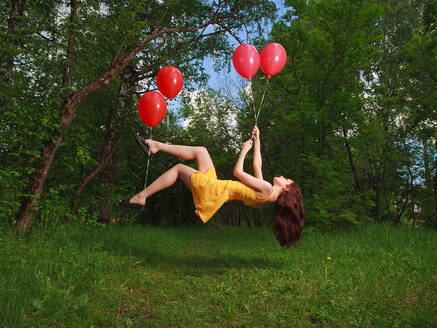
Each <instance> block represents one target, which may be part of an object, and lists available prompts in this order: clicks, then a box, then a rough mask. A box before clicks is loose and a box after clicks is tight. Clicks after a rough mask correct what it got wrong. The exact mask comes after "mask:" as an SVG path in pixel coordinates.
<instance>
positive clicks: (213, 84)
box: [203, 0, 286, 90]
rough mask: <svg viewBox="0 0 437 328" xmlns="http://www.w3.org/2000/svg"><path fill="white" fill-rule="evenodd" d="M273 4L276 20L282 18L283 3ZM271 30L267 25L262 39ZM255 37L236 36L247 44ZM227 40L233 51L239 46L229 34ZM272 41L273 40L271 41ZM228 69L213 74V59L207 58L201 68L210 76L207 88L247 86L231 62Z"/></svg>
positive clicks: (280, 1)
mask: <svg viewBox="0 0 437 328" xmlns="http://www.w3.org/2000/svg"><path fill="white" fill-rule="evenodd" d="M274 2H275V3H276V7H277V8H278V19H279V18H280V17H282V16H283V15H284V14H285V12H286V9H285V7H284V1H283V0H274ZM271 29H272V24H270V25H267V26H266V28H265V34H264V37H265V38H267V37H268V34H269V32H270V30H271ZM256 37H257V35H255V34H253V35H247V33H246V32H240V33H239V34H238V38H239V39H240V40H241V41H242V42H243V43H249V44H251V41H252V40H253V38H256ZM228 39H229V42H230V43H231V45H233V49H234V50H235V49H236V48H237V47H238V46H239V45H240V44H239V42H238V41H237V40H235V38H233V37H232V36H231V35H230V34H228ZM273 41H274V40H273ZM257 50H258V52H261V50H262V49H257ZM227 64H228V67H229V68H230V69H229V70H228V69H227V68H225V69H223V70H222V71H220V72H214V69H213V59H212V58H210V57H208V58H206V59H205V60H204V62H203V66H204V68H205V70H206V72H207V73H208V74H209V75H210V78H209V81H208V87H210V88H212V89H216V90H217V89H228V88H229V87H230V88H232V89H236V88H237V89H238V88H241V87H242V86H244V85H247V81H246V80H245V79H244V78H242V77H241V76H239V75H238V74H237V72H236V71H235V69H234V67H233V65H232V61H231V62H230V63H227ZM260 72H261V73H262V71H261V68H260V69H259V71H258V72H257V74H260Z"/></svg>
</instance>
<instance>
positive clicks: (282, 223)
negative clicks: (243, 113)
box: [120, 126, 305, 247]
mask: <svg viewBox="0 0 437 328" xmlns="http://www.w3.org/2000/svg"><path fill="white" fill-rule="evenodd" d="M252 136H253V140H254V156H253V169H254V175H255V176H252V175H250V174H248V173H247V172H245V171H244V169H243V164H244V159H245V158H246V155H247V153H248V152H249V150H250V149H251V148H252V141H251V140H248V141H246V142H244V143H243V145H242V147H241V153H240V156H239V158H238V160H237V164H236V165H235V169H234V175H235V176H236V177H237V178H238V179H239V180H240V181H241V182H239V181H233V180H218V179H217V175H216V172H215V168H214V164H213V162H212V160H211V157H210V156H209V153H208V151H207V150H206V148H205V147H193V146H180V145H169V144H164V143H161V142H158V141H152V140H150V139H147V140H146V139H144V138H143V137H141V136H140V135H139V134H136V135H135V138H136V140H137V142H138V144H139V145H140V147H141V148H142V149H143V151H144V152H145V153H146V154H147V155H150V153H152V154H156V153H157V152H159V151H163V152H166V153H168V154H171V155H173V156H176V157H179V158H181V159H184V160H192V159H195V160H196V161H197V170H195V169H193V168H191V167H189V166H186V165H183V164H177V165H176V166H174V167H173V168H171V169H170V170H168V171H167V172H165V173H164V174H162V175H161V176H160V177H159V178H158V179H156V180H155V181H154V182H153V183H152V184H151V185H149V186H148V187H147V188H146V189H144V190H143V191H141V192H140V193H138V194H136V195H135V196H133V197H132V198H131V199H129V200H123V201H120V205H121V206H125V207H128V208H132V209H136V210H140V211H143V210H144V206H145V204H146V200H147V198H149V197H150V196H152V195H153V194H154V193H156V192H158V191H161V190H163V189H165V188H168V187H170V186H171V185H173V184H174V183H175V182H176V180H177V179H178V178H179V179H181V180H182V181H183V182H184V183H185V185H186V186H187V187H188V189H190V190H191V192H192V195H193V200H194V205H195V207H196V210H195V212H196V214H197V216H198V217H199V218H200V219H201V220H202V221H203V222H204V223H206V222H207V221H208V220H209V219H210V218H211V217H212V216H213V215H214V213H215V212H217V210H218V209H219V208H220V207H221V206H222V205H223V204H224V203H225V202H227V201H231V200H237V201H242V202H243V203H244V204H245V205H247V206H250V207H255V208H260V207H265V206H267V205H269V204H275V205H276V209H275V222H274V233H275V236H276V238H277V239H278V241H279V243H280V244H281V246H284V247H289V246H290V245H294V246H296V243H297V242H298V241H299V240H300V233H301V230H302V228H303V226H304V222H305V210H304V206H303V200H302V194H301V191H300V189H299V187H298V185H297V184H296V183H295V182H294V181H292V180H290V179H286V178H284V177H282V176H281V177H275V178H273V185H272V184H270V183H269V182H267V181H265V180H264V179H263V175H262V171H261V166H262V159H261V150H260V136H259V130H258V128H257V127H256V126H255V127H254V128H253V130H252Z"/></svg>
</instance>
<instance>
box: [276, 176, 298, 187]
mask: <svg viewBox="0 0 437 328" xmlns="http://www.w3.org/2000/svg"><path fill="white" fill-rule="evenodd" d="M293 182H294V181H293V180H290V179H287V178H284V177H283V176H280V177H274V178H273V185H274V186H279V187H281V188H283V187H285V186H287V185H289V184H290V183H293Z"/></svg>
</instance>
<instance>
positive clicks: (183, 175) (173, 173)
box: [130, 164, 197, 205]
mask: <svg viewBox="0 0 437 328" xmlns="http://www.w3.org/2000/svg"><path fill="white" fill-rule="evenodd" d="M195 172H197V171H196V170H195V169H193V168H192V167H189V166H186V165H183V164H177V165H175V166H173V167H172V168H171V169H170V170H168V171H167V172H165V173H164V174H162V175H161V176H160V177H159V178H158V179H156V180H155V181H153V183H152V184H150V185H149V186H148V187H147V188H146V189H144V190H143V191H141V192H140V193H138V194H136V195H135V196H133V197H132V198H131V199H130V203H131V204H139V205H144V204H145V203H146V198H148V197H150V196H152V195H153V194H154V193H156V192H158V191H161V190H163V189H165V188H168V187H170V186H171V185H173V184H174V183H175V182H176V180H177V179H178V178H179V179H181V180H182V181H183V182H184V183H185V185H186V186H187V188H188V189H190V190H191V175H192V174H193V173H195Z"/></svg>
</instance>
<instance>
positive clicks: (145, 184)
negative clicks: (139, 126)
mask: <svg viewBox="0 0 437 328" xmlns="http://www.w3.org/2000/svg"><path fill="white" fill-rule="evenodd" d="M150 140H152V128H150ZM150 157H152V152H151V151H150V147H149V156H148V159H147V168H146V179H145V181H144V189H146V187H147V177H148V176H149V165H150Z"/></svg>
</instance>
